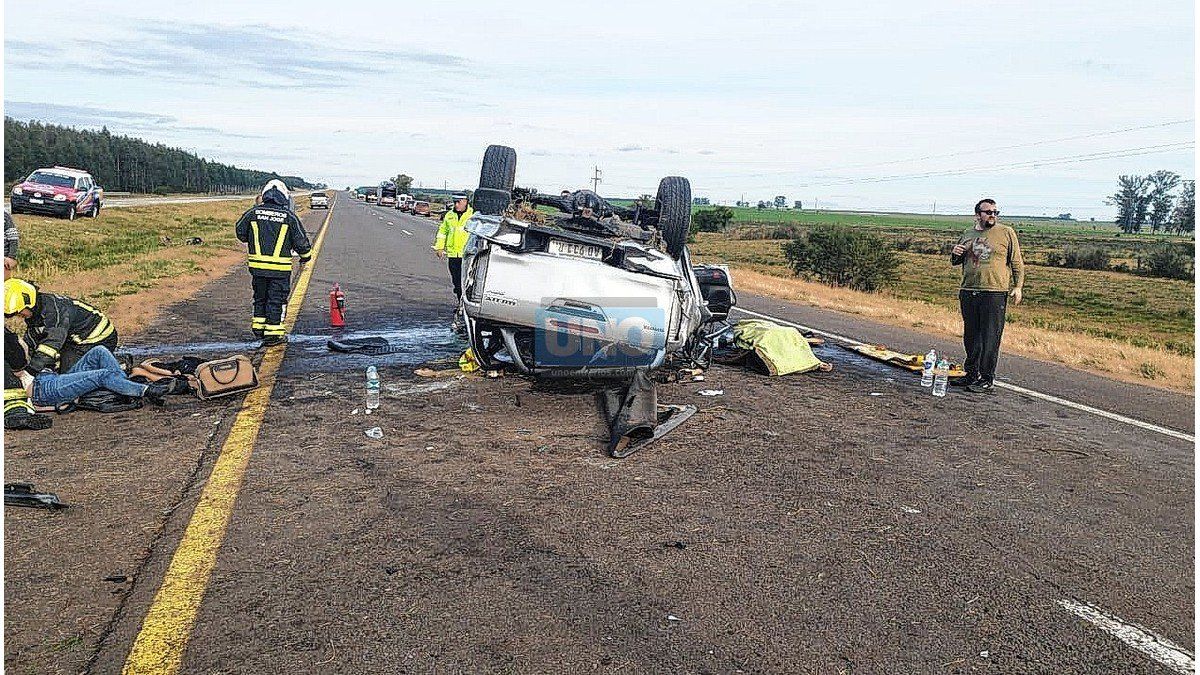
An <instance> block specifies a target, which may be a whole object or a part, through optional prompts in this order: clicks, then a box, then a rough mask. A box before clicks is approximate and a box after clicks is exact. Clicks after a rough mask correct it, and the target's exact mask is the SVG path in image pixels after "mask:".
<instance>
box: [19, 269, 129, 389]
mask: <svg viewBox="0 0 1200 675" xmlns="http://www.w3.org/2000/svg"><path fill="white" fill-rule="evenodd" d="M4 316H5V318H8V317H11V316H20V317H22V318H23V319H25V326H26V328H27V330H26V331H25V337H24V341H25V345H26V346H27V347H28V348H29V353H30V354H31V355H32V356H30V357H29V362H30V366H31V367H30V370H31V372H41V371H43V370H46V369H54V370H57V371H58V372H60V373H62V372H66V371H68V370H70V369H71V366H73V365H75V362H76V361H78V360H79V359H80V358H82V357H83V355H84V354H86V353H87V351H88V350H89V349H91V348H92V347H95V346H103V347H105V348H107V349H108V351H110V352H113V351H116V349H117V328H116V326H114V325H113V324H112V322H111V321H109V320H108V317H107V316H104V313H103V312H101V311H100V310H98V309H96V308H95V307H92V306H91V305H89V304H87V303H86V302H81V301H79V300H76V299H74V298H69V297H67V296H65V295H56V294H54V293H45V292H43V291H41V290H39V289H38V287H37V286H35V285H33V284H32V283H30V282H28V281H25V280H24V279H17V278H11V279H6V280H5V281H4Z"/></svg>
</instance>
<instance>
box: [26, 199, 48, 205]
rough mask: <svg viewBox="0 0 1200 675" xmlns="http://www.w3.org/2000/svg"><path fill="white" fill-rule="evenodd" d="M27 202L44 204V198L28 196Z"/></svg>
mask: <svg viewBox="0 0 1200 675" xmlns="http://www.w3.org/2000/svg"><path fill="white" fill-rule="evenodd" d="M29 203H30V204H45V203H46V200H45V199H34V198H32V197H30V198H29Z"/></svg>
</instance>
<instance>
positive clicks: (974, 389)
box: [967, 380, 996, 394]
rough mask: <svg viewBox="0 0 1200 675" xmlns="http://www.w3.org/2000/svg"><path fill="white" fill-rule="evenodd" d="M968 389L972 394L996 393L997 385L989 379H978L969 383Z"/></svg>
mask: <svg viewBox="0 0 1200 675" xmlns="http://www.w3.org/2000/svg"><path fill="white" fill-rule="evenodd" d="M967 391H969V392H971V393H972V394H994V393H996V386H995V385H994V384H992V383H991V382H988V381H987V380H976V381H975V382H972V383H971V384H968V385H967Z"/></svg>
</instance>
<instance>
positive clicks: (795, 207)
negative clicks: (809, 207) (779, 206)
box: [792, 199, 804, 211]
mask: <svg viewBox="0 0 1200 675" xmlns="http://www.w3.org/2000/svg"><path fill="white" fill-rule="evenodd" d="M792 208H794V209H796V210H797V211H799V210H800V209H802V208H804V202H802V201H800V200H799V199H797V200H796V203H795V205H794V206H792Z"/></svg>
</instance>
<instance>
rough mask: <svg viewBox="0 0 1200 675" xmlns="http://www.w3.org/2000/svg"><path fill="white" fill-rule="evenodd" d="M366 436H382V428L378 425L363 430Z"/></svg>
mask: <svg viewBox="0 0 1200 675" xmlns="http://www.w3.org/2000/svg"><path fill="white" fill-rule="evenodd" d="M363 433H364V434H366V435H367V437H368V438H383V429H380V428H379V427H371V428H370V429H367V430H366V431H364V432H363Z"/></svg>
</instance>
